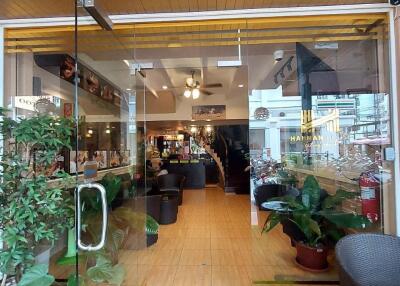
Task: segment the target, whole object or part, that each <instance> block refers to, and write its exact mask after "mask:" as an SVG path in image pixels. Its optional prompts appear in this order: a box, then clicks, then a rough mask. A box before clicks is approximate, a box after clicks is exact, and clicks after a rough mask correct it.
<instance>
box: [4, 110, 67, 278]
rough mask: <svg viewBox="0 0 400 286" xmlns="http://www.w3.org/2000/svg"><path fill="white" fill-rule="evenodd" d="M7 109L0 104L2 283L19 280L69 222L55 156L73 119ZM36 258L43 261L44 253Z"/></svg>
mask: <svg viewBox="0 0 400 286" xmlns="http://www.w3.org/2000/svg"><path fill="white" fill-rule="evenodd" d="M6 112H7V111H6V110H5V109H3V108H0V116H1V120H0V134H1V136H2V140H3V144H4V145H3V146H4V148H3V150H2V154H1V162H0V164H1V165H0V166H1V169H2V171H1V173H0V232H1V238H0V240H1V241H2V243H3V247H2V248H1V250H0V272H1V273H2V283H3V285H4V284H5V283H6V281H7V278H8V277H9V278H12V280H13V281H15V282H20V280H21V277H23V275H24V273H26V272H28V271H29V270H30V268H31V267H32V266H33V265H34V263H35V255H37V254H40V251H38V249H41V248H42V249H43V246H44V245H48V246H47V249H46V247H45V248H44V250H45V251H46V250H48V248H49V247H51V246H52V245H53V244H54V242H55V241H57V239H58V237H59V236H60V235H61V234H62V233H63V232H65V231H66V230H67V229H68V228H69V227H71V226H72V225H73V223H74V219H73V218H74V214H73V208H72V206H73V200H72V197H71V195H70V194H69V193H68V192H65V191H64V187H65V185H67V184H68V182H69V180H68V178H69V175H68V174H66V173H64V172H63V171H60V170H58V163H59V162H58V160H57V159H56V158H57V156H59V152H60V151H61V150H62V149H65V148H70V137H71V135H72V122H71V121H70V120H68V119H65V118H59V117H53V116H49V115H36V116H33V117H31V118H27V119H19V120H13V119H11V118H8V117H7V114H6ZM49 177H54V178H60V179H61V180H60V181H61V184H59V185H57V186H54V187H51V186H49V185H48V179H49ZM48 253H49V252H48ZM43 258H44V260H43ZM38 259H39V257H37V259H36V260H38ZM40 259H41V260H42V261H44V262H46V260H48V257H46V255H42V257H41V258H40ZM47 267H48V266H47Z"/></svg>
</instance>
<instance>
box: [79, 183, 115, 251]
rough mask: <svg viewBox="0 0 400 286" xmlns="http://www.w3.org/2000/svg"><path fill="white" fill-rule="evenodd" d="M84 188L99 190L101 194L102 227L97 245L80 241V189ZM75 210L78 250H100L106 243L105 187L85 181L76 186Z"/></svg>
mask: <svg viewBox="0 0 400 286" xmlns="http://www.w3.org/2000/svg"><path fill="white" fill-rule="evenodd" d="M85 188H88V189H91V188H92V189H97V190H98V191H99V192H100V195H101V205H102V211H103V223H102V229H101V238H100V242H99V243H98V244H97V245H94V246H93V245H85V244H83V243H82V241H81V232H82V217H81V213H82V207H81V191H82V190H83V189H85ZM76 199H77V210H76V216H77V224H78V225H77V232H78V248H79V249H80V250H85V251H97V250H100V249H102V248H103V247H104V245H105V243H106V233H107V217H108V209H107V196H106V189H105V188H104V187H103V186H102V185H100V184H97V183H87V184H82V185H79V186H78V189H77V198H76Z"/></svg>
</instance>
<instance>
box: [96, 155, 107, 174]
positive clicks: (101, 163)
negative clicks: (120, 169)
mask: <svg viewBox="0 0 400 286" xmlns="http://www.w3.org/2000/svg"><path fill="white" fill-rule="evenodd" d="M107 158H108V156H107V151H95V152H94V153H93V159H94V160H95V161H96V163H97V169H98V170H102V169H106V168H107V166H108V164H107Z"/></svg>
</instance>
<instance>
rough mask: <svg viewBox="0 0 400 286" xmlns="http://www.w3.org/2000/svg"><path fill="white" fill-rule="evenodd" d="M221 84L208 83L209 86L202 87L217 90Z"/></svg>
mask: <svg viewBox="0 0 400 286" xmlns="http://www.w3.org/2000/svg"><path fill="white" fill-rule="evenodd" d="M222 86H223V85H222V83H210V84H205V85H203V86H202V87H204V88H218V87H222Z"/></svg>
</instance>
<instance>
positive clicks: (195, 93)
mask: <svg viewBox="0 0 400 286" xmlns="http://www.w3.org/2000/svg"><path fill="white" fill-rule="evenodd" d="M192 95H193V99H198V98H199V97H200V90H199V89H198V88H195V89H193V90H192Z"/></svg>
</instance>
